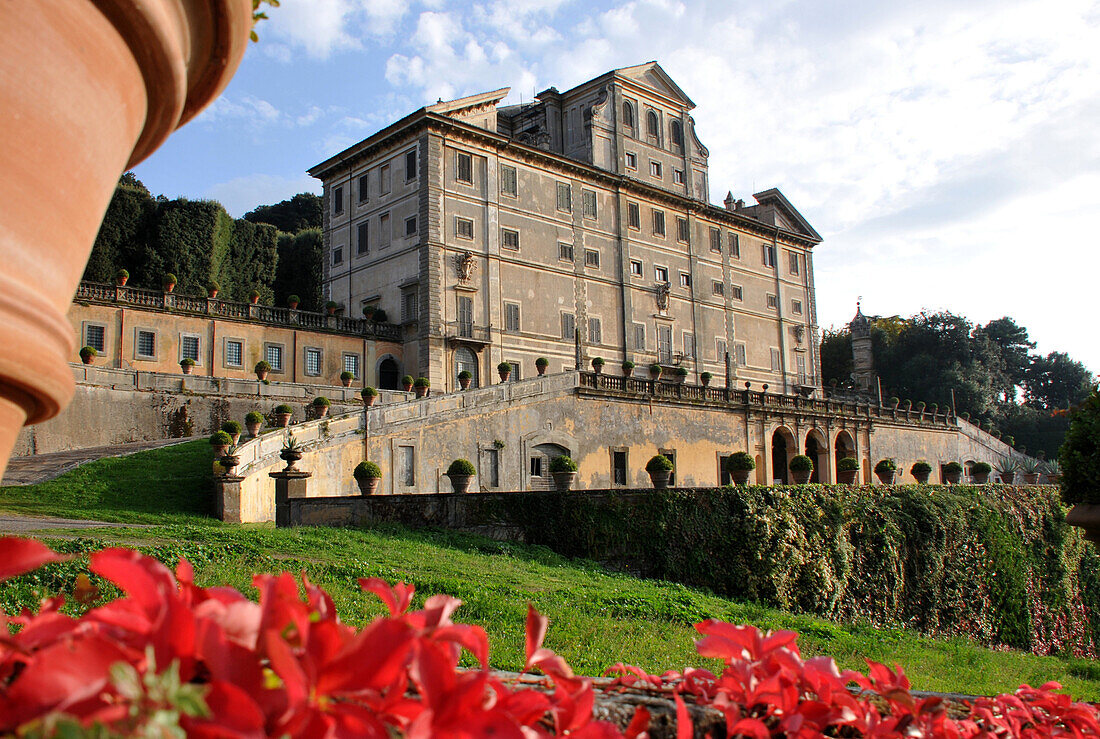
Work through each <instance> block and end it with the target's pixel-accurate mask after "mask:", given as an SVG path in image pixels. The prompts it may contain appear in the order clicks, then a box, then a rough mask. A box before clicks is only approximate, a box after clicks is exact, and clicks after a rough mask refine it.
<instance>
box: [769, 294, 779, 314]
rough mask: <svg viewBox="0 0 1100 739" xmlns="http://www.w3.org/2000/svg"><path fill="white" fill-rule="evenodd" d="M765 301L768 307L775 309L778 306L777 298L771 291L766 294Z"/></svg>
mask: <svg viewBox="0 0 1100 739" xmlns="http://www.w3.org/2000/svg"><path fill="white" fill-rule="evenodd" d="M767 302H768V308H769V309H771V310H776V309H777V308H779V298H778V297H776V296H775V295H773V294H772V293H768V294H767Z"/></svg>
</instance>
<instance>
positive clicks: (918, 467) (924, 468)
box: [909, 459, 932, 485]
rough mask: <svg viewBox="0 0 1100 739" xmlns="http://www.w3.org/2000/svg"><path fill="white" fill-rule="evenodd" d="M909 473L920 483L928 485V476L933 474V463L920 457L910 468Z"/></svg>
mask: <svg viewBox="0 0 1100 739" xmlns="http://www.w3.org/2000/svg"><path fill="white" fill-rule="evenodd" d="M909 474H910V475H912V476H913V477H914V478H915V479H916V481H917V483H918V484H919V485H927V484H928V477H929V475H931V474H932V465H930V464H928V463H927V462H925V461H924V460H923V459H919V460H917V461H916V462H914V463H913V466H912V467H910V468H909Z"/></svg>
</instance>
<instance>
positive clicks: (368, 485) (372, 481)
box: [355, 477, 382, 495]
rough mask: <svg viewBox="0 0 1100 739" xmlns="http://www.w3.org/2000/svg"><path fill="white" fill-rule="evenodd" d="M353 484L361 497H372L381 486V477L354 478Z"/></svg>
mask: <svg viewBox="0 0 1100 739" xmlns="http://www.w3.org/2000/svg"><path fill="white" fill-rule="evenodd" d="M355 484H356V485H358V486H359V492H360V494H362V495H374V494H375V493H376V492H378V486H379V485H381V484H382V478H381V477H364V478H361V479H360V478H356V479H355Z"/></svg>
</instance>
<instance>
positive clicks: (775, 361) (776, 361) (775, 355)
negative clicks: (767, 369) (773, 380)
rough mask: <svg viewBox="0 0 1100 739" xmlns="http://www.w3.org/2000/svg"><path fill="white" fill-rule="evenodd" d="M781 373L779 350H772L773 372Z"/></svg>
mask: <svg viewBox="0 0 1100 739" xmlns="http://www.w3.org/2000/svg"><path fill="white" fill-rule="evenodd" d="M778 371H779V350H778V349H775V348H773V349H772V372H778Z"/></svg>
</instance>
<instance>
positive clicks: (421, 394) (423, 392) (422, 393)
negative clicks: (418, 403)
mask: <svg viewBox="0 0 1100 739" xmlns="http://www.w3.org/2000/svg"><path fill="white" fill-rule="evenodd" d="M413 390H414V391H416V397H418V398H423V397H424V396H425V395H427V394H428V388H426V387H420V386H419V385H414V386H413Z"/></svg>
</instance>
